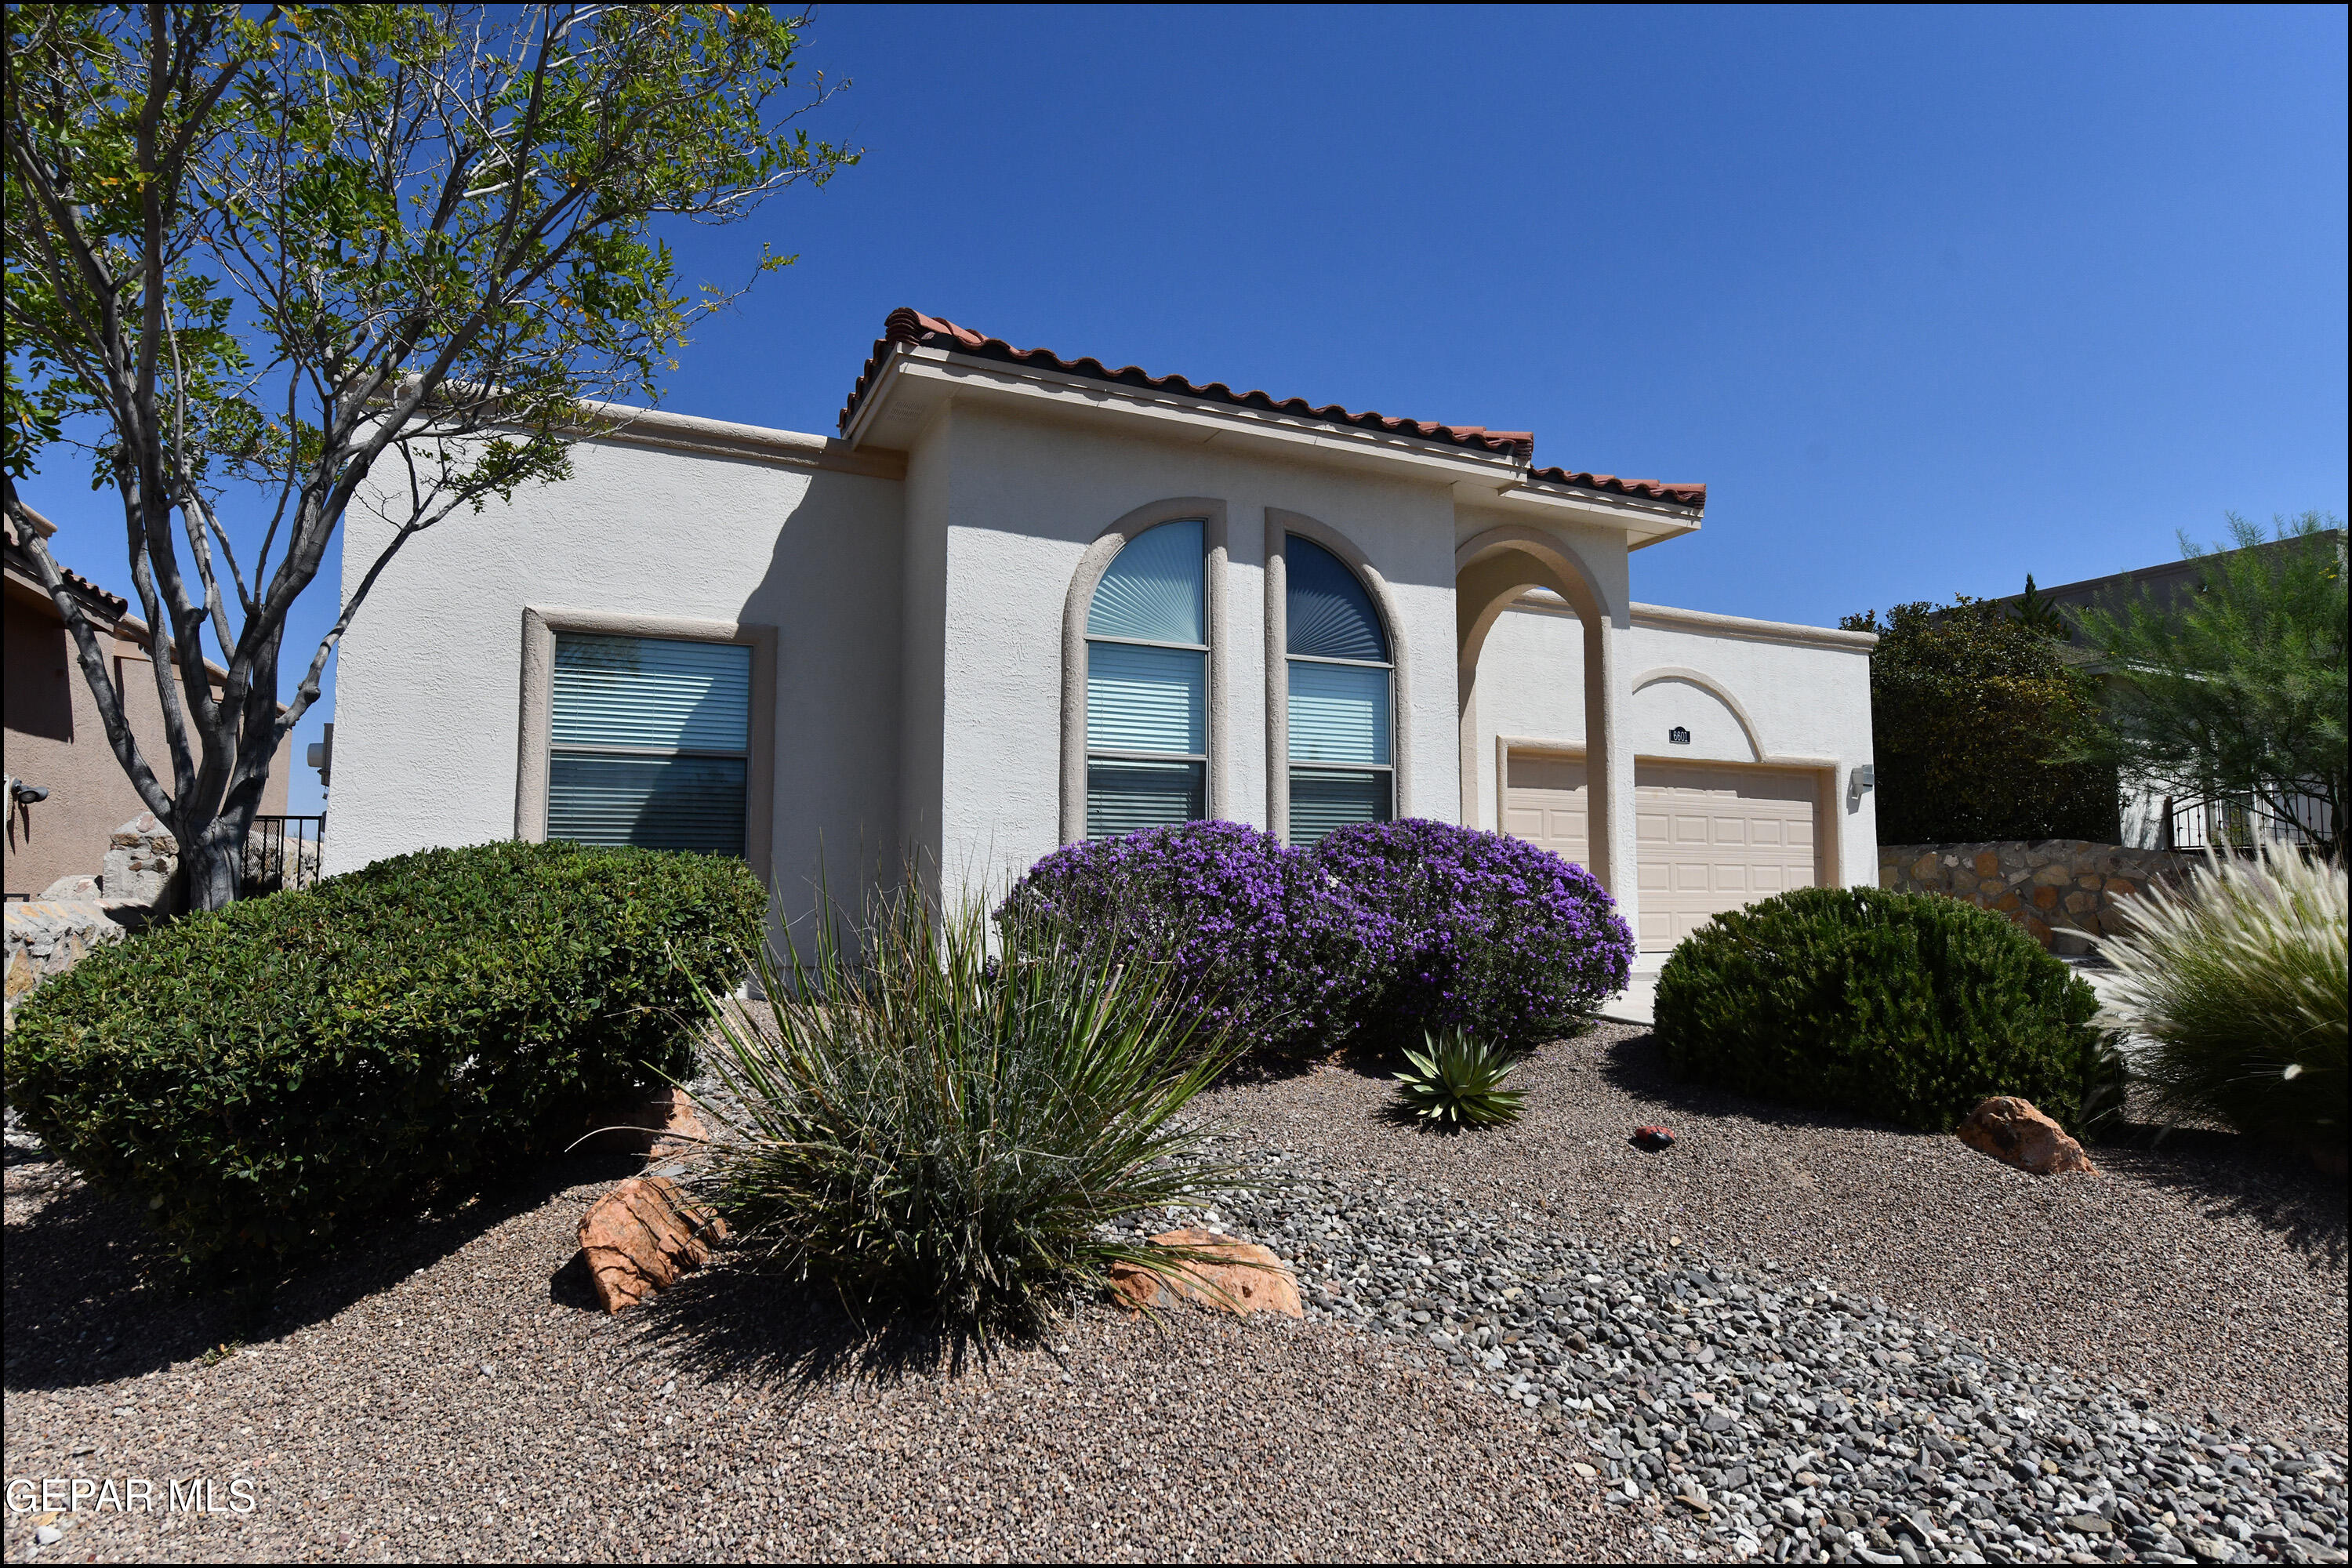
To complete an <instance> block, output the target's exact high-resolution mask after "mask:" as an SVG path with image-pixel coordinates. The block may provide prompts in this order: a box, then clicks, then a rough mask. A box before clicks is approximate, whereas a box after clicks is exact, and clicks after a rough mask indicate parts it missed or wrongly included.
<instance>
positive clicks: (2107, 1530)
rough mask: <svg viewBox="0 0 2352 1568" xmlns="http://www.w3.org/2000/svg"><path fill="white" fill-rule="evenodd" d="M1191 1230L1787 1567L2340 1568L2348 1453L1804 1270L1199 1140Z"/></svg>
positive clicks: (1727, 1541)
mask: <svg viewBox="0 0 2352 1568" xmlns="http://www.w3.org/2000/svg"><path fill="white" fill-rule="evenodd" d="M1214 1152H1216V1153H1218V1154H1221V1155H1223V1157H1226V1158H1235V1157H1238V1158H1239V1159H1240V1160H1241V1161H1242V1162H1243V1163H1244V1165H1245V1167H1246V1168H1247V1169H1248V1170H1249V1171H1250V1173H1251V1174H1252V1176H1253V1177H1254V1178H1255V1181H1256V1182H1257V1183H1258V1184H1259V1185H1257V1186H1256V1187H1255V1189H1250V1188H1234V1189H1226V1190H1223V1191H1219V1192H1216V1193H1213V1194H1204V1196H1206V1197H1208V1198H1209V1199H1210V1200H1211V1201H1210V1203H1209V1204H1208V1205H1207V1206H1204V1207H1202V1208H1199V1209H1188V1210H1175V1211H1170V1212H1169V1213H1167V1214H1165V1215H1155V1216H1150V1217H1149V1218H1147V1219H1146V1220H1145V1221H1144V1223H1143V1224H1142V1225H1141V1226H1139V1229H1140V1230H1141V1231H1143V1232H1146V1233H1148V1232H1150V1231H1151V1230H1153V1229H1156V1228H1157V1227H1158V1226H1160V1225H1164V1224H1172V1223H1180V1222H1197V1223H1205V1224H1208V1225H1210V1226H1213V1227H1215V1228H1219V1229H1222V1230H1223V1231H1225V1232H1227V1233H1229V1234H1232V1235H1234V1236H1237V1237H1246V1238H1248V1239H1252V1240H1255V1241H1259V1242H1262V1243H1264V1244H1265V1245H1266V1246H1267V1247H1271V1248H1273V1249H1274V1250H1275V1251H1276V1253H1278V1254H1280V1255H1281V1256H1283V1257H1285V1258H1291V1259H1293V1260H1295V1262H1296V1266H1297V1270H1298V1274H1299V1279H1300V1282H1301V1285H1302V1287H1303V1289H1304V1291H1305V1294H1306V1298H1307V1303H1308V1311H1309V1314H1310V1317H1312V1318H1322V1319H1327V1320H1329V1321H1336V1322H1340V1323H1346V1324H1349V1325H1351V1326H1354V1327H1356V1328H1358V1329H1360V1330H1364V1331H1370V1332H1371V1333H1374V1334H1376V1335H1380V1336H1383V1337H1387V1338H1391V1339H1394V1340H1396V1341H1398V1342H1402V1343H1407V1344H1412V1345H1413V1346H1415V1347H1417V1348H1420V1349H1422V1350H1423V1351H1424V1352H1426V1354H1427V1356H1428V1358H1429V1362H1430V1364H1431V1365H1432V1366H1433V1367H1437V1368H1443V1369H1444V1370H1445V1371H1447V1372H1450V1373H1452V1374H1453V1375H1454V1377H1456V1378H1457V1379H1458V1380H1459V1381H1460V1382H1461V1384H1463V1386H1464V1387H1465V1388H1475V1389H1483V1390H1485V1391H1486V1393H1487V1394H1489V1395H1490V1396H1492V1397H1494V1398H1496V1400H1497V1401H1499V1402H1500V1403H1501V1404H1503V1405H1506V1406H1507V1407H1513V1408H1524V1409H1525V1410H1527V1411H1528V1413H1529V1414H1531V1415H1536V1416H1538V1417H1540V1418H1541V1419H1542V1420H1543V1422H1544V1424H1545V1426H1546V1429H1547V1430H1551V1431H1555V1432H1558V1433H1559V1434H1561V1435H1562V1436H1563V1437H1564V1438H1565V1439H1566V1440H1567V1441H1568V1442H1569V1443H1570V1450H1571V1452H1575V1451H1576V1450H1577V1449H1578V1448H1581V1449H1582V1450H1583V1451H1582V1452H1581V1453H1580V1455H1579V1456H1578V1462H1580V1463H1582V1464H1584V1465H1585V1466H1586V1467H1587V1468H1590V1469H1591V1470H1592V1471H1594V1472H1595V1474H1596V1476H1598V1477H1600V1478H1601V1479H1606V1480H1608V1481H1609V1482H1610V1483H1611V1485H1612V1492H1613V1494H1614V1495H1615V1496H1617V1497H1619V1498H1621V1499H1622V1500H1624V1501H1625V1502H1627V1503H1629V1504H1631V1503H1634V1502H1637V1501H1639V1500H1644V1499H1649V1500H1662V1501H1665V1502H1667V1503H1668V1504H1669V1505H1670V1506H1672V1507H1674V1508H1675V1509H1676V1510H1679V1512H1680V1513H1681V1515H1682V1516H1683V1518H1684V1519H1685V1520H1686V1521H1688V1522H1689V1523H1690V1524H1691V1525H1693V1526H1694V1527H1696V1529H1698V1530H1700V1531H1702V1532H1703V1533H1704V1534H1705V1536H1706V1538H1707V1539H1708V1541H1709V1542H1710V1543H1711V1544H1713V1545H1715V1546H1716V1547H1717V1548H1718V1549H1720V1550H1722V1551H1727V1552H1729V1553H1730V1554H1731V1555H1733V1556H1735V1557H1737V1558H1740V1559H1747V1558H1750V1557H1764V1558H1769V1559H1770V1560H1773V1561H1790V1560H1795V1559H1801V1558H1805V1557H1809V1556H1810V1557H1832V1558H1836V1559H1840V1560H1845V1561H1860V1562H1885V1563H1894V1562H1916V1561H1920V1560H1922V1557H1923V1555H1924V1556H1926V1557H1932V1558H1934V1559H1937V1560H1942V1561H1957V1562H1984V1561H2029V1562H2034V1561H2064V1560H2068V1559H2071V1558H2074V1557H2076V1556H2078V1554H2083V1553H2092V1554H2095V1558H2096V1559H2099V1560H2104V1559H2106V1558H2108V1557H2118V1558H2121V1559H2128V1560H2144V1561H2155V1562H2164V1561H2173V1562H2187V1561H2191V1560H2195V1559H2201V1560H2205V1561H2213V1562H2260V1561H2270V1560H2283V1561H2286V1562H2322V1563H2341V1562H2343V1561H2345V1552H2344V1547H2345V1544H2346V1538H2345V1491H2344V1466H2345V1461H2344V1457H2343V1455H2342V1454H2341V1453H2336V1452H2330V1451H2328V1450H2326V1449H2325V1448H2323V1447H2319V1446H2318V1445H2315V1444H2312V1443H2310V1442H2308V1441H2306V1442H2303V1443H2296V1442H2294V1441H2293V1440H2286V1439H2281V1440H2277V1441H2271V1442H2252V1443H2250V1442H2248V1441H2247V1440H2246V1436H2247V1435H2246V1434H2245V1433H2243V1432H2241V1431H2231V1430H2227V1429H2221V1428H2218V1427H2211V1426H2200V1425H2199V1424H2196V1423H2194V1422H2183V1421H2180V1420H2178V1419H2175V1418H2172V1417H2169V1416H2168V1415H2164V1414H2163V1413H2161V1412H2158V1411H2156V1410H2154V1409H2152V1408H2151V1401H2150V1399H2149V1396H2148V1394H2147V1390H2145V1389H2123V1388H2119V1387H2116V1386H2115V1385H2114V1384H2106V1383H2104V1382H2101V1381H2099V1380H2095V1379H2090V1378H2085V1377H2084V1376H2082V1375H2080V1374H2079V1373H2070V1372H2067V1371H2064V1370H2061V1369H2057V1368H2053V1367H2049V1366H2044V1365H2040V1364H2036V1363H2031V1362H2022V1361H2019V1360H2017V1359H2014V1358H2012V1357H2009V1356H2003V1355H1998V1354H1993V1353H1990V1352H1987V1351H1986V1350H1985V1349H1984V1348H1983V1347H1982V1346H1981V1345H1979V1344H1977V1343H1973V1342H1969V1340H1967V1339H1965V1338H1963V1337H1962V1336H1960V1335H1958V1334H1955V1333H1952V1332H1950V1331H1946V1330H1944V1329H1941V1328H1938V1327H1937V1326H1935V1325H1933V1324H1929V1323H1925V1322H1922V1321H1918V1320H1916V1319H1914V1318H1910V1317H1906V1316H1904V1315H1900V1314H1897V1313H1895V1312H1892V1311H1890V1310H1888V1309H1887V1306H1886V1303H1885V1302H1884V1301H1883V1300H1863V1299H1858V1298H1853V1297H1850V1296H1845V1295H1843V1294H1841V1293H1840V1292H1839V1291H1838V1290H1837V1289H1835V1288H1834V1287H1833V1286H1832V1284H1831V1283H1830V1282H1829V1281H1828V1280H1826V1279H1822V1278H1820V1277H1819V1276H1805V1275H1798V1274H1793V1273H1791V1274H1786V1275H1784V1274H1782V1273H1780V1272H1779V1271H1777V1270H1773V1269H1770V1268H1766V1269H1763V1270H1754V1269H1749V1268H1743V1267H1740V1266H1739V1265H1738V1264H1735V1263H1731V1262H1728V1261H1726V1260H1721V1259H1717V1258H1709V1257H1706V1256H1705V1255H1703V1254H1702V1253H1700V1252H1699V1251H1698V1250H1696V1249H1695V1248H1691V1247H1675V1246H1673V1245H1671V1244H1669V1245H1667V1246H1664V1247H1661V1246H1656V1245H1654V1244H1652V1243H1650V1242H1648V1241H1646V1240H1643V1239H1639V1238H1634V1239H1630V1240H1626V1239H1619V1240H1613V1241H1612V1242H1611V1243H1610V1244H1608V1245H1606V1246H1601V1247H1595V1246H1592V1245H1591V1244H1589V1243H1587V1242H1586V1241H1585V1240H1583V1239H1582V1238H1580V1237H1576V1236H1574V1235H1571V1234H1565V1233H1563V1232H1561V1231H1560V1230H1559V1229H1558V1228H1557V1227H1556V1226H1552V1225H1549V1224H1543V1223H1537V1222H1536V1220H1535V1217H1534V1216H1533V1215H1528V1214H1526V1213H1525V1212H1519V1213H1512V1212H1508V1211H1507V1212H1505V1213H1503V1214H1500V1215H1497V1214H1493V1213H1489V1212H1484V1211H1482V1210H1480V1209H1478V1208H1475V1207H1473V1206H1472V1205H1468V1204H1466V1203H1465V1202H1463V1201H1462V1200H1460V1199H1458V1198H1454V1197H1452V1196H1450V1195H1447V1194H1442V1193H1432V1192H1428V1191H1424V1190H1423V1189H1421V1188H1420V1187H1419V1186H1417V1185H1416V1184H1409V1183H1397V1182H1390V1181H1384V1180H1381V1179H1378V1178H1373V1179H1369V1180H1368V1179H1366V1178H1364V1177H1361V1176H1338V1175H1334V1174H1331V1173H1328V1172H1327V1171H1325V1170H1324V1169H1322V1168H1321V1167H1319V1166H1318V1165H1316V1164H1313V1163H1307V1162H1304V1161H1300V1160H1297V1159H1295V1158H1292V1157H1289V1156H1287V1155H1286V1154H1284V1153H1283V1152H1280V1151H1275V1150H1265V1149H1256V1150H1244V1149H1236V1148H1234V1147H1233V1146H1231V1145H1230V1144H1227V1145H1223V1146H1219V1147H1217V1148H1216V1149H1215V1150H1214Z"/></svg>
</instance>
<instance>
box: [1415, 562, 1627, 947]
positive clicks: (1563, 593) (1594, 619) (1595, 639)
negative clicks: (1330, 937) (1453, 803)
mask: <svg viewBox="0 0 2352 1568" xmlns="http://www.w3.org/2000/svg"><path fill="white" fill-rule="evenodd" d="M1620 575H1621V576H1622V574H1620ZM1530 588H1549V589H1550V590H1551V591H1552V592H1553V593H1555V594H1558V595H1559V596H1560V597H1561V598H1563V599H1565V600H1567V601H1568V603H1569V605H1570V608H1572V609H1574V610H1575V611H1576V616H1577V620H1578V623H1579V624H1580V626H1582V628H1583V634H1584V744H1585V757H1586V776H1587V779H1588V781H1589V783H1588V785H1587V787H1588V789H1589V791H1590V795H1589V798H1590V801H1591V806H1590V810H1591V846H1592V873H1593V875H1594V876H1596V877H1598V878H1599V879H1601V886H1603V887H1605V888H1607V889H1609V891H1610V894H1611V895H1612V897H1613V898H1615V899H1616V900H1617V902H1618V904H1619V906H1620V908H1621V909H1622V911H1623V913H1624V915H1625V918H1626V920H1627V921H1628V922H1632V921H1634V920H1636V919H1637V918H1638V910H1636V908H1635V905H1636V904H1637V902H1638V889H1636V887H1635V886H1634V882H1635V879H1634V877H1633V874H1632V872H1633V866H1634V863H1635V862H1634V848H1633V750H1632V748H1631V746H1629V745H1628V744H1627V743H1626V740H1625V737H1624V735H1623V734H1622V729H1621V722H1620V721H1621V715H1622V712H1623V710H1624V708H1625V703H1626V700H1627V699H1628V696H1629V695H1630V694H1629V693H1628V691H1627V690H1626V683H1625V675H1626V671H1625V668H1624V659H1623V656H1622V653H1621V651H1620V645H1621V643H1622V634H1623V633H1624V632H1625V630H1626V629H1627V628H1628V627H1629V626H1631V624H1632V622H1631V616H1630V611H1629V609H1628V606H1627V605H1625V604H1624V603H1623V602H1622V590H1621V591H1620V592H1619V593H1617V594H1614V595H1612V593H1611V592H1610V588H1609V585H1608V579H1607V578H1605V577H1604V576H1603V575H1602V574H1601V573H1599V572H1596V571H1595V570H1594V569H1593V564H1592V563H1591V562H1589V561H1588V560H1586V559H1585V557H1584V556H1583V555H1582V554H1581V553H1580V551H1579V549H1578V547H1577V545H1576V544H1575V543H1573V542H1570V540H1568V539H1565V538H1563V537H1561V536H1560V535H1559V534H1557V533H1553V532H1551V531H1548V530H1545V529H1540V528H1534V527H1528V526H1524V525H1507V526H1503V527H1498V528H1491V529H1487V530H1486V531H1483V532H1480V533H1478V534H1475V535H1474V536H1473V537H1471V538H1470V539H1468V540H1465V541H1464V542H1463V543H1462V544H1461V545H1460V547H1459V548H1457V549H1456V550H1455V552H1454V647H1455V658H1456V667H1455V668H1456V684H1457V689H1458V691H1459V694H1460V696H1459V705H1458V711H1457V721H1458V723H1459V726H1460V735H1461V756H1462V763H1461V766H1462V800H1463V802H1464V807H1465V810H1464V816H1465V819H1466V820H1474V821H1475V816H1473V815H1472V812H1473V810H1474V808H1473V807H1472V805H1471V803H1472V802H1474V801H1476V800H1478V799H1480V798H1482V794H1483V792H1482V791H1481V790H1480V788H1479V778H1478V772H1479V768H1480V765H1481V759H1480V757H1479V755H1478V746H1477V734H1476V730H1477V682H1478V656H1479V654H1480V653H1481V652H1482V651H1483V650H1484V649H1485V647H1486V638H1487V636H1488V634H1489V633H1491V632H1492V631H1493V630H1494V627H1495V622H1496V618H1497V617H1498V616H1501V615H1502V614H1503V612H1504V611H1505V610H1507V609H1508V608H1510V606H1511V605H1512V604H1513V603H1514V602H1515V601H1516V600H1517V598H1518V597H1519V595H1522V594H1524V593H1526V592H1527V591H1528V589H1530Z"/></svg>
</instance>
